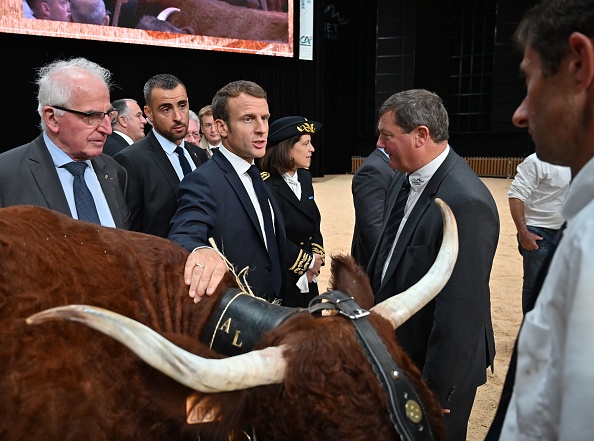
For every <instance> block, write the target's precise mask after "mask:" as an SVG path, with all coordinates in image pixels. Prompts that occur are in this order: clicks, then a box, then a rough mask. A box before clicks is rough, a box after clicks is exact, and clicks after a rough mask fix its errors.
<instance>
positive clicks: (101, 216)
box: [0, 58, 130, 228]
mask: <svg viewBox="0 0 594 441" xmlns="http://www.w3.org/2000/svg"><path fill="white" fill-rule="evenodd" d="M110 78H111V73H110V72H109V71H108V70H107V69H104V68H103V67H101V66H99V65H97V64H96V63H93V62H91V61H89V60H87V59H85V58H74V59H71V60H67V61H64V60H58V61H54V62H52V63H50V64H49V65H46V66H44V67H43V68H42V69H41V70H40V71H39V76H38V78H37V84H38V86H39V93H38V97H39V102H38V111H39V115H40V117H41V127H42V130H43V132H42V134H41V135H39V136H38V137H37V138H36V139H35V140H33V141H31V142H30V143H28V144H25V145H23V146H20V147H17V148H15V149H12V150H9V151H7V152H5V153H3V154H2V155H0V207H8V206H11V205H37V206H40V207H46V208H50V209H52V210H56V211H59V212H60V213H63V214H65V215H67V216H71V217H73V218H75V219H79V218H83V219H84V217H83V216H79V212H78V208H80V205H78V202H79V200H78V198H77V197H76V189H75V181H76V180H77V177H75V176H74V175H73V174H72V172H69V171H68V168H67V167H68V166H70V165H76V166H81V167H82V170H81V171H83V170H84V171H83V174H82V181H83V182H84V184H83V185H84V187H85V189H86V191H87V192H90V194H89V196H90V197H91V199H92V201H91V204H92V205H93V207H94V210H95V216H96V217H97V218H96V219H95V220H93V222H98V223H101V224H102V225H105V226H111V227H118V228H128V226H129V222H130V214H129V211H128V208H127V206H126V200H125V196H124V192H125V189H126V183H127V178H126V171H125V170H124V168H123V167H121V166H120V165H119V164H118V163H117V162H116V161H114V160H113V159H112V158H110V157H109V156H107V155H104V154H102V153H101V152H102V150H103V144H104V143H105V139H106V138H107V136H108V135H109V134H110V133H111V123H110V121H111V118H114V117H115V116H116V115H117V112H116V111H114V110H113V109H112V108H111V102H110V100H109V81H110ZM79 177H80V176H79ZM77 207H78V208H77Z"/></svg>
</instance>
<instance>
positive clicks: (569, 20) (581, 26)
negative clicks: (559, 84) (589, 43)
mask: <svg viewBox="0 0 594 441" xmlns="http://www.w3.org/2000/svg"><path fill="white" fill-rule="evenodd" d="M573 32H580V33H582V34H584V35H586V36H587V37H588V38H590V39H592V38H593V37H594V0H545V1H543V2H541V3H539V4H537V5H536V6H534V7H532V8H531V9H530V10H528V12H527V13H526V14H525V15H524V18H522V21H521V22H520V24H519V25H518V27H517V28H516V32H515V34H514V41H515V43H516V45H517V47H518V49H519V50H520V51H524V49H525V48H526V46H530V47H531V48H533V49H534V50H535V51H536V53H537V54H538V55H539V57H540V59H541V61H542V68H543V74H544V75H545V76H550V75H554V74H556V73H557V70H558V69H559V64H560V63H561V60H562V59H563V58H564V57H565V55H567V53H568V51H569V37H570V35H571V34H572V33H573Z"/></svg>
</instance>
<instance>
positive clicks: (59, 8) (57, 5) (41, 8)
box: [27, 0, 72, 21]
mask: <svg viewBox="0 0 594 441" xmlns="http://www.w3.org/2000/svg"><path fill="white" fill-rule="evenodd" d="M27 1H28V3H29V6H30V8H31V10H32V11H33V15H34V17H35V18H37V19H39V20H55V21H72V17H71V15H70V0H27Z"/></svg>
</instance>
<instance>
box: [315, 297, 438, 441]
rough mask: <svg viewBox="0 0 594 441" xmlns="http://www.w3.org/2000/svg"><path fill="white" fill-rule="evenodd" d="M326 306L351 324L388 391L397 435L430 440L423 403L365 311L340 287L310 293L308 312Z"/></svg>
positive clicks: (390, 412)
mask: <svg viewBox="0 0 594 441" xmlns="http://www.w3.org/2000/svg"><path fill="white" fill-rule="evenodd" d="M328 309H332V310H337V311H338V312H339V313H340V314H341V315H343V316H345V317H347V318H349V319H350V320H351V322H352V323H353V325H354V326H355V330H356V334H357V340H358V342H359V344H360V345H361V347H362V348H363V352H365V355H367V359H368V360H369V363H370V364H371V366H372V367H373V370H374V372H375V374H376V375H377V378H378V380H379V382H380V384H381V386H382V388H383V389H384V390H385V391H386V393H387V394H388V412H389V414H390V419H391V420H392V423H393V424H394V428H395V429H396V432H398V434H399V435H400V437H401V438H402V439H403V440H407V441H412V440H419V441H430V440H433V439H434V438H433V434H432V433H431V429H430V427H429V421H428V419H427V414H426V412H425V409H424V408H423V404H422V402H421V400H420V399H419V396H418V394H417V392H416V391H415V389H414V387H413V385H412V384H411V382H410V379H409V378H408V376H407V375H406V374H405V373H404V371H403V370H402V369H401V368H400V366H399V365H398V364H397V363H396V361H395V360H394V359H393V358H392V356H391V355H390V353H389V352H388V349H387V348H386V346H385V345H384V343H383V342H382V340H381V339H380V337H379V335H377V332H376V330H375V328H374V327H373V326H372V325H371V323H370V322H369V320H368V319H367V316H368V315H369V311H367V310H365V309H363V308H361V307H360V306H359V305H358V304H357V303H356V302H355V301H354V299H353V298H352V297H349V296H347V295H346V294H344V293H342V292H340V291H329V292H326V293H324V294H321V295H319V296H317V297H314V298H313V299H312V300H311V302H310V304H309V312H310V313H312V314H313V313H315V312H318V311H322V310H328Z"/></svg>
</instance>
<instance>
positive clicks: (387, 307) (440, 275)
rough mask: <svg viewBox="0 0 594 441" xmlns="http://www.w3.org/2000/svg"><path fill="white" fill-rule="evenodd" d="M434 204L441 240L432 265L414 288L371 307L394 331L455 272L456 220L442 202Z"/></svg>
mask: <svg viewBox="0 0 594 441" xmlns="http://www.w3.org/2000/svg"><path fill="white" fill-rule="evenodd" d="M435 203H436V204H437V205H439V208H440V210H441V217H442V219H443V241H442V243H441V248H440V250H439V253H438V254H437V258H436V259H435V262H434V263H433V265H432V266H431V268H430V269H429V271H428V272H427V274H425V275H424V276H423V278H422V279H421V280H419V281H418V282H417V283H416V284H415V285H413V286H411V287H410V288H408V289H407V290H406V291H404V292H403V293H401V294H398V295H395V296H393V297H390V298H389V299H387V300H384V301H383V302H381V303H378V304H377V305H375V306H374V307H373V308H371V310H372V311H374V312H377V313H378V314H380V315H381V316H382V317H384V318H385V319H387V320H389V321H390V322H391V323H392V326H394V329H397V328H398V327H399V326H400V325H402V324H403V323H404V322H405V321H407V320H408V319H409V318H411V317H412V315H413V314H415V313H416V312H417V311H419V310H420V309H421V308H422V307H423V306H425V305H426V304H427V303H429V302H430V301H431V300H432V299H433V298H434V297H435V296H436V295H437V294H438V293H439V292H440V291H441V290H442V288H443V287H444V286H445V284H446V283H447V282H448V280H449V279H450V276H451V275H452V271H453V270H454V265H455V263H456V258H457V257H458V228H457V227H456V219H455V218H454V214H453V213H452V210H451V209H450V207H448V205H447V204H446V203H445V202H444V201H442V200H441V199H439V198H436V199H435Z"/></svg>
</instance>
